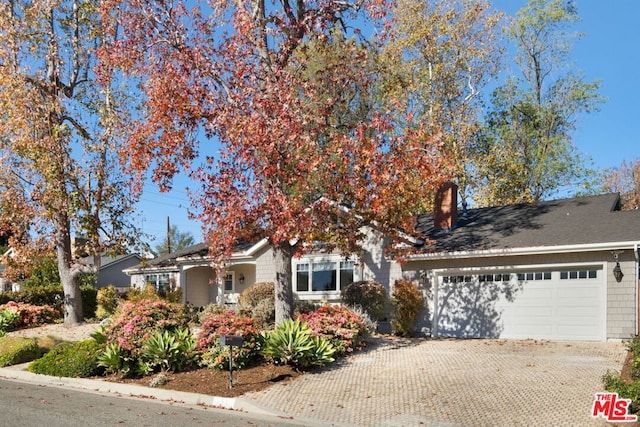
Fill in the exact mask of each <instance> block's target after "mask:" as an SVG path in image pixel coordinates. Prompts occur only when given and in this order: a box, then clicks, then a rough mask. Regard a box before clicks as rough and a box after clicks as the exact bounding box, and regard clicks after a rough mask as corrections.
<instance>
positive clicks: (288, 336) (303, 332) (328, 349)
mask: <svg viewBox="0 0 640 427" xmlns="http://www.w3.org/2000/svg"><path fill="white" fill-rule="evenodd" d="M334 352H335V349H334V348H333V346H332V345H331V343H329V342H328V341H327V340H326V339H324V338H320V337H312V336H311V329H309V326H308V325H307V324H306V323H304V322H301V321H300V320H299V319H296V320H290V319H289V320H285V321H284V322H282V323H280V324H279V325H278V326H277V327H276V328H275V329H274V330H273V331H272V332H271V333H269V334H267V335H266V337H265V343H264V347H263V355H264V356H265V358H266V359H269V360H272V361H274V362H275V363H279V364H288V365H294V366H302V367H304V366H309V365H324V364H326V363H329V362H332V361H333V358H332V356H333V353H334Z"/></svg>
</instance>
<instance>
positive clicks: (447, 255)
mask: <svg viewBox="0 0 640 427" xmlns="http://www.w3.org/2000/svg"><path fill="white" fill-rule="evenodd" d="M638 243H640V242H637V241H626V242H607V243H588V244H583V245H559V246H532V247H524V248H505V249H487V250H479V251H454V252H438V253H423V254H414V255H409V256H407V257H406V261H424V260H438V259H454V258H457V259H460V258H479V257H480V258H486V257H494V256H516V255H542V254H559V253H570V252H595V251H608V250H615V249H633V248H634V247H637V246H638Z"/></svg>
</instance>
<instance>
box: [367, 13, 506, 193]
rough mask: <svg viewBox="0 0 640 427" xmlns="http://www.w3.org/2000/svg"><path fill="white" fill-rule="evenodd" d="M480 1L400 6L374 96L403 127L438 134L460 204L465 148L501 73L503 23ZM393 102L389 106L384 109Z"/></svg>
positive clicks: (468, 156) (467, 180) (466, 173)
mask: <svg viewBox="0 0 640 427" xmlns="http://www.w3.org/2000/svg"><path fill="white" fill-rule="evenodd" d="M490 6H491V5H490V3H489V2H488V1H485V0H398V1H396V2H395V3H394V9H393V11H394V21H393V25H392V26H390V28H389V33H388V36H390V37H389V38H388V39H387V42H386V43H385V45H384V46H383V47H382V49H381V53H380V57H379V61H380V64H381V67H382V68H383V69H384V70H385V73H384V81H383V82H382V83H381V88H380V89H381V90H380V93H379V96H380V98H381V99H382V101H383V102H388V103H389V105H390V108H393V109H394V110H395V112H396V114H397V115H398V117H399V119H400V120H401V121H402V120H403V119H404V117H405V115H406V114H407V113H409V114H410V117H411V121H405V122H404V123H403V126H407V127H412V126H415V125H416V124H419V125H424V124H427V125H428V126H430V127H432V128H433V129H434V131H436V132H440V133H441V139H442V149H443V154H445V155H447V156H448V157H449V158H450V161H451V165H452V169H451V170H450V171H447V173H448V174H449V178H450V179H452V180H454V181H456V183H457V184H458V188H459V191H460V194H461V196H462V201H463V203H466V200H467V188H468V186H469V184H470V174H469V167H470V164H471V162H472V160H473V159H472V158H471V152H470V151H469V146H470V144H471V143H472V142H473V141H474V140H475V137H476V134H477V133H478V132H479V130H480V127H481V118H482V117H481V116H482V110H483V104H482V90H483V89H484V87H485V86H486V85H487V83H489V82H490V81H491V79H493V78H494V77H495V76H496V75H497V73H498V69H499V64H500V60H501V56H502V47H501V38H500V36H501V33H500V30H501V22H502V21H501V19H502V16H503V14H502V13H499V12H494V11H491V8H490ZM389 101H390V102H389Z"/></svg>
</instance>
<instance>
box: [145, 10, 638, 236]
mask: <svg viewBox="0 0 640 427" xmlns="http://www.w3.org/2000/svg"><path fill="white" fill-rule="evenodd" d="M526 3H527V1H526V0H494V1H493V4H494V7H495V8H497V9H501V10H504V11H505V12H506V13H507V14H508V15H510V16H514V15H515V13H516V12H517V11H518V10H519V9H520V8H522V7H523V6H524V5H526ZM575 3H576V5H577V8H578V13H579V15H580V17H581V21H580V22H578V23H577V24H576V25H575V30H576V31H579V32H581V33H584V34H585V35H584V37H583V38H582V39H580V40H578V41H577V43H576V44H575V46H574V49H573V54H572V58H573V66H574V67H575V68H576V69H579V70H581V71H582V72H583V73H584V77H585V79H586V80H587V81H591V80H596V79H597V80H601V91H600V93H601V94H602V95H603V96H604V97H605V98H606V99H607V101H606V102H605V103H604V104H602V105H601V108H600V111H599V112H596V113H592V114H589V115H584V116H581V117H580V118H579V121H578V129H577V130H576V132H575V134H574V143H575V145H576V146H577V148H578V150H579V151H580V152H583V153H587V154H589V155H590V156H591V157H592V159H593V161H594V165H595V166H596V167H597V168H600V169H604V168H608V167H614V166H619V165H620V163H622V161H623V160H627V161H629V160H633V159H635V158H638V157H640V144H639V143H638V140H637V139H638V134H639V132H640V114H639V113H640V107H639V106H638V104H639V103H640V25H638V19H639V18H640V1H638V0H609V1H602V0H576V1H575ZM203 148H204V147H203ZM188 185H190V183H189V181H188V180H187V179H185V178H184V177H179V178H178V179H177V180H176V181H175V185H174V189H173V190H172V191H171V192H170V193H168V194H160V192H159V191H158V189H157V187H156V186H154V185H153V184H149V185H147V186H146V192H145V194H144V195H143V197H142V201H141V203H140V205H139V211H140V212H144V224H143V229H144V231H145V232H146V233H149V234H152V235H157V236H159V238H163V236H164V235H165V231H166V222H167V216H168V217H170V218H171V219H170V220H171V223H172V224H175V225H177V226H178V229H179V230H180V231H182V232H185V231H187V232H190V233H191V234H193V235H194V236H195V237H196V240H197V241H200V239H201V233H200V225H199V224H198V223H196V222H193V221H189V220H188V218H187V207H188V206H189V200H188V197H187V194H186V191H185V187H186V186H188ZM156 243H157V241H155V242H152V246H155V244H156Z"/></svg>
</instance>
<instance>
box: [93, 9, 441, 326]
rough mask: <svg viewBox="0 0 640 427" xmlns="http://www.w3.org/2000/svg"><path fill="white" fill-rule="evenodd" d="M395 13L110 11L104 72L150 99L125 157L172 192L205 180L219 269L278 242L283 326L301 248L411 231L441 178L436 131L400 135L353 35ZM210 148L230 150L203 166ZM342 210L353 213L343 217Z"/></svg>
mask: <svg viewBox="0 0 640 427" xmlns="http://www.w3.org/2000/svg"><path fill="white" fill-rule="evenodd" d="M187 3H188V5H187ZM192 6H193V7H192ZM386 10H387V5H386V1H385V0H353V1H344V0H323V1H310V0H297V1H295V2H290V1H288V0H282V1H280V2H266V1H264V0H240V1H234V2H231V1H225V0H211V1H209V2H207V3H204V2H202V3H198V4H196V5H194V3H193V2H185V1H180V0H177V1H173V2H164V1H151V0H146V1H144V0H137V1H131V0H127V1H124V0H107V1H104V2H103V9H102V11H103V20H104V22H105V23H106V24H107V25H108V27H109V28H108V30H107V32H108V34H109V37H110V39H109V40H108V43H106V44H105V45H104V46H103V49H102V52H101V58H102V66H103V67H104V68H105V69H109V70H110V69H112V67H117V68H119V69H120V70H122V71H123V72H124V73H126V74H128V75H129V76H130V77H132V78H136V79H138V80H139V81H140V82H141V88H142V91H143V93H144V96H145V102H146V109H145V111H144V116H143V117H140V119H139V120H138V121H136V122H131V123H128V124H126V126H128V128H129V130H130V132H129V135H130V138H129V143H128V144H127V145H126V146H125V147H124V148H123V150H122V155H123V156H124V157H125V158H127V159H128V161H129V164H130V166H131V167H132V168H133V169H134V170H136V171H138V172H139V173H141V174H142V173H144V172H145V171H147V170H148V169H150V168H152V169H153V178H154V180H155V181H156V182H158V183H159V184H160V186H161V187H163V188H166V187H169V186H170V185H171V179H172V178H173V176H174V175H175V173H176V172H178V171H179V170H180V169H181V168H184V169H185V170H187V171H189V172H190V173H191V174H192V176H194V177H197V178H198V179H199V181H200V182H201V183H202V185H201V187H200V190H199V191H197V192H196V194H194V196H193V202H194V206H195V207H196V212H197V217H198V218H199V219H200V220H201V221H202V222H203V224H204V225H205V230H206V231H207V238H208V241H209V243H210V245H211V250H212V253H213V254H214V255H216V256H217V257H218V260H219V261H220V262H223V260H224V258H225V257H226V256H228V255H229V254H230V252H231V250H232V248H233V246H234V244H235V243H236V242H237V241H238V239H252V238H255V237H256V234H259V235H262V236H268V237H269V239H270V243H271V245H272V246H273V249H274V257H275V265H276V270H277V271H276V273H277V274H276V286H275V289H276V321H277V322H279V321H281V320H283V319H285V318H288V317H290V316H291V314H292V309H293V301H292V287H291V275H292V272H291V260H292V257H293V256H294V255H295V254H297V253H300V252H302V251H304V250H305V248H306V246H305V245H303V244H302V242H312V241H317V240H322V241H323V242H325V243H328V244H329V245H332V246H334V247H338V248H340V249H341V250H342V251H343V252H345V253H347V252H353V251H355V250H357V248H358V245H359V244H360V242H361V240H360V237H361V226H362V225H363V224H367V223H371V222H372V221H376V223H377V224H378V226H379V227H382V228H385V227H387V228H390V227H392V226H399V225H405V226H408V225H410V221H412V208H413V207H416V206H418V205H420V202H422V199H423V196H424V194H425V192H426V191H428V190H429V189H430V188H431V187H432V185H434V181H435V179H434V177H437V176H438V175H439V174H437V173H435V169H436V168H437V167H438V166H439V161H438V159H439V158H438V156H437V155H436V154H437V150H438V146H437V144H436V143H435V142H434V139H433V138H432V135H433V132H432V131H431V129H429V128H428V127H427V126H426V125H424V126H423V125H421V124H415V125H411V126H403V127H398V126H394V123H393V122H392V120H391V117H392V115H390V114H388V112H387V111H384V110H379V107H378V105H379V104H378V103H376V102H375V96H374V93H375V88H376V86H375V79H376V77H377V75H378V74H377V73H376V72H375V67H373V66H372V65H371V64H372V62H373V61H372V60H371V53H370V51H369V50H368V49H367V48H365V45H364V44H363V43H360V39H359V37H358V34H360V32H359V31H357V30H354V26H355V27H357V26H358V25H360V26H362V25H364V23H363V22H364V20H365V19H370V20H371V21H370V22H372V23H373V24H380V28H384V26H383V24H384V23H383V22H382V19H383V18H384V16H385V11H386ZM371 25H372V24H371ZM351 36H353V37H351ZM387 105H388V104H387ZM409 119H410V118H409ZM409 122H411V120H408V121H407V123H409ZM203 130H204V135H205V136H204V137H199V135H200V134H202V133H203V132H202V131H203ZM212 141H214V142H217V143H219V144H220V145H221V149H220V152H219V154H218V155H217V156H214V155H210V156H208V157H206V161H205V162H204V163H205V164H203V165H200V166H196V165H195V164H194V160H196V158H197V157H198V154H199V150H200V144H205V143H211V142H212ZM342 206H346V207H348V208H349V209H350V211H351V215H348V216H344V217H342V218H341V219H340V221H336V215H337V211H338V209H337V208H338V207H342Z"/></svg>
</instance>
